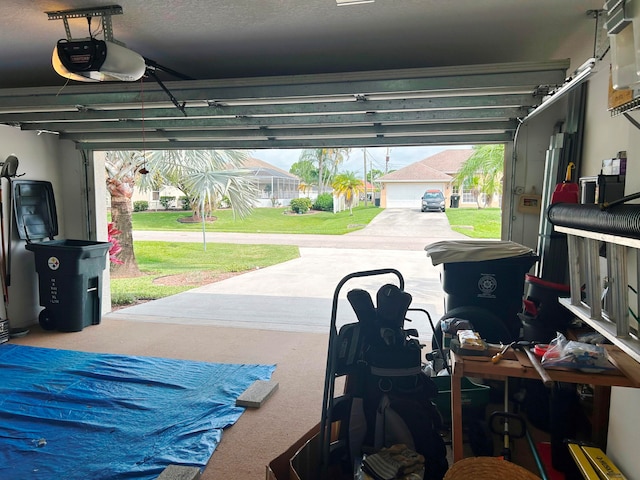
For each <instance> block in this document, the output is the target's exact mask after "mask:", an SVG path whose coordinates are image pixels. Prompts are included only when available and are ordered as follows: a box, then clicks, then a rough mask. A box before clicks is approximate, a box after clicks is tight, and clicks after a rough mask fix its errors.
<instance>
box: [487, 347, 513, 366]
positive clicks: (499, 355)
mask: <svg viewBox="0 0 640 480" xmlns="http://www.w3.org/2000/svg"><path fill="white" fill-rule="evenodd" d="M514 343H515V342H512V343H510V344H509V345H506V346H505V347H504V348H503V349H502V350H501V351H500V352H498V353H496V354H495V355H494V356H493V357H491V363H498V362H499V361H500V360H502V357H504V354H505V353H506V352H507V350H509V348H511V346H512V345H513V344H514Z"/></svg>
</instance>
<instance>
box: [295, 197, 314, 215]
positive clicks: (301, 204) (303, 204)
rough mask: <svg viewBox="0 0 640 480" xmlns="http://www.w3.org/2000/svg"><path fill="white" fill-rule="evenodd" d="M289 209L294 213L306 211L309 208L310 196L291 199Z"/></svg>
mask: <svg viewBox="0 0 640 480" xmlns="http://www.w3.org/2000/svg"><path fill="white" fill-rule="evenodd" d="M290 206H291V211H293V212H295V213H307V212H308V211H309V209H310V208H311V199H310V198H294V199H293V200H291V205H290Z"/></svg>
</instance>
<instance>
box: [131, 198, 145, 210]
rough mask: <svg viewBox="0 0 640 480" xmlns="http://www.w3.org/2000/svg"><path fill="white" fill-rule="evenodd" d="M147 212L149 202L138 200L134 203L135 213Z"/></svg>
mask: <svg viewBox="0 0 640 480" xmlns="http://www.w3.org/2000/svg"><path fill="white" fill-rule="evenodd" d="M145 210H149V202H147V201H146V200H136V201H135V202H133V211H134V212H144V211H145Z"/></svg>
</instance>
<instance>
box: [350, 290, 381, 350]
mask: <svg viewBox="0 0 640 480" xmlns="http://www.w3.org/2000/svg"><path fill="white" fill-rule="evenodd" d="M347 300H349V303H350V304H351V307H352V308H353V311H354V312H355V314H356V317H357V318H358V322H359V323H360V324H361V325H362V329H363V332H364V334H365V335H366V336H367V337H368V338H369V339H372V338H373V335H374V334H377V333H376V332H377V328H376V308H375V307H374V305H373V300H372V299H371V295H369V292H367V291H366V290H362V289H360V288H354V289H353V290H351V291H349V293H347Z"/></svg>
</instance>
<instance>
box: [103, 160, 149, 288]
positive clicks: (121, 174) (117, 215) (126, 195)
mask: <svg viewBox="0 0 640 480" xmlns="http://www.w3.org/2000/svg"><path fill="white" fill-rule="evenodd" d="M142 165H144V157H143V155H142V153H141V152H122V151H118V152H107V154H106V155H105V169H106V173H107V190H108V192H109V194H110V196H111V221H112V223H113V224H114V227H115V229H116V230H119V231H120V234H119V236H118V241H119V243H120V247H121V250H120V252H119V254H118V258H119V260H120V261H121V262H122V263H112V264H111V272H112V273H113V275H116V276H124V277H133V276H137V275H140V270H139V269H138V263H137V262H136V257H135V254H134V252H133V228H132V224H131V213H132V210H133V205H132V204H131V197H132V195H133V190H134V184H135V179H136V175H138V171H139V170H140V168H141V166H142Z"/></svg>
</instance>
